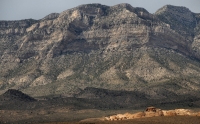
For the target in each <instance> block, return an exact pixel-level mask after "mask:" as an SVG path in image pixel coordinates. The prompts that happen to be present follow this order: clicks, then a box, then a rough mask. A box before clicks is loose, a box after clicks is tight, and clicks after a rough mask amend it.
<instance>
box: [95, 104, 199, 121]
mask: <svg viewBox="0 0 200 124" xmlns="http://www.w3.org/2000/svg"><path fill="white" fill-rule="evenodd" d="M199 113H200V112H192V111H191V110H189V109H175V110H161V109H158V108H155V107H148V108H147V109H146V111H144V112H138V113H135V114H130V113H125V114H117V115H112V116H109V117H105V118H101V119H99V120H104V121H117V120H128V119H137V118H147V117H156V116H199Z"/></svg>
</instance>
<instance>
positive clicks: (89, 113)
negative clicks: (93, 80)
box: [0, 108, 200, 124]
mask: <svg viewBox="0 0 200 124" xmlns="http://www.w3.org/2000/svg"><path fill="white" fill-rule="evenodd" d="M138 111H141V110H106V111H102V110H96V109H87V110H68V109H66V108H59V109H48V110H43V109H38V110H32V111H30V110H0V123H14V124H15V123H20V124H21V123H33V124H38V123H41V124H43V123H44V124H200V117H197V116H173V117H150V118H141V119H133V120H124V121H97V120H95V119H94V120H91V121H88V122H80V120H83V119H86V118H98V117H105V116H109V115H113V114H118V113H126V112H129V113H136V112H138Z"/></svg>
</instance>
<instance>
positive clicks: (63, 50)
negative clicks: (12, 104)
mask: <svg viewBox="0 0 200 124" xmlns="http://www.w3.org/2000/svg"><path fill="white" fill-rule="evenodd" d="M199 15H200V14H197V13H193V12H191V11H190V10H189V9H187V8H185V7H176V6H171V5H167V6H164V7H163V8H161V9H159V10H158V11H157V12H156V13H155V14H151V13H149V12H148V11H147V10H145V9H144V8H138V7H132V6H131V5H129V4H119V5H115V6H105V5H101V4H87V5H81V6H78V7H75V8H72V9H69V10H66V11H63V12H61V13H59V14H58V13H52V14H50V15H48V16H46V17H44V18H43V19H41V20H31V19H29V20H19V21H0V57H1V62H0V89H1V90H0V91H1V92H2V93H3V92H4V91H6V90H7V89H8V88H15V89H20V90H22V91H23V92H25V93H27V94H30V95H32V96H45V95H59V94H62V95H67V96H69V95H70V94H74V93H77V92H79V91H80V89H83V88H85V87H88V86H89V87H97V88H106V89H112V90H113V89H115V90H131V91H140V92H143V93H145V94H146V95H148V96H149V97H153V98H155V99H160V98H166V97H170V95H172V94H173V95H174V94H176V95H184V94H185V95H188V94H190V95H193V96H196V94H198V93H199V89H200V83H199V79H200V73H199V72H200V63H199V59H200V49H199V46H200V45H199V44H200V40H199V39H200V31H199V29H200V16H199ZM167 94H168V95H167Z"/></svg>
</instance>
